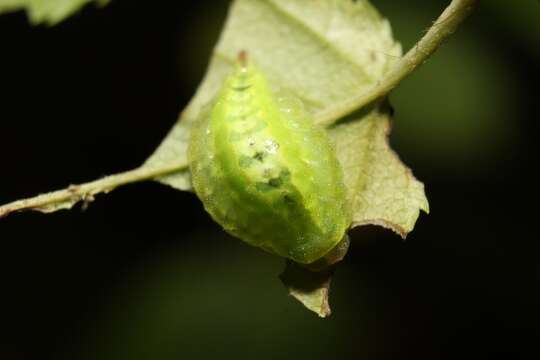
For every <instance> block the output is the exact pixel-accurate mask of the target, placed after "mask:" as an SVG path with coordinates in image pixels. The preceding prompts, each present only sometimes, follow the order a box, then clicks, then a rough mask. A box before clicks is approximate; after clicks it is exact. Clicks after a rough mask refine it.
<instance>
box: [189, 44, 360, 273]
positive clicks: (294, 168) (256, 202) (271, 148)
mask: <svg viewBox="0 0 540 360" xmlns="http://www.w3.org/2000/svg"><path fill="white" fill-rule="evenodd" d="M189 161H190V169H191V173H192V179H193V180H192V181H193V187H194V189H195V192H196V193H197V195H198V196H199V198H200V199H201V201H202V202H203V205H204V207H205V209H206V210H207V211H208V212H209V213H210V215H211V216H212V217H213V219H214V220H215V221H216V222H218V223H219V224H220V225H221V226H223V228H224V229H225V230H226V231H227V232H229V233H230V234H232V235H234V236H236V237H238V238H240V239H242V240H244V241H245V242H247V243H249V244H251V245H254V246H258V247H260V248H263V249H265V250H267V251H269V252H271V253H274V254H277V255H280V256H283V257H285V258H289V259H291V260H293V261H296V262H298V263H301V264H311V263H314V262H316V261H317V260H319V259H321V258H323V257H324V256H325V255H327V254H329V253H332V251H331V250H332V249H334V248H337V247H336V245H337V244H339V243H340V241H342V239H344V238H345V237H346V235H345V231H346V230H347V228H348V227H349V225H350V209H349V204H348V202H347V200H346V191H345V186H344V184H343V174H342V169H341V167H340V165H339V163H338V160H337V158H336V155H335V151H334V149H333V146H332V144H331V143H330V140H329V138H328V136H327V134H326V132H325V130H324V129H322V128H319V127H317V126H314V125H313V123H312V120H311V119H310V117H309V115H308V114H307V113H305V112H304V110H303V107H302V106H301V102H300V101H299V100H296V99H294V98H291V97H283V96H281V97H278V96H276V95H275V94H274V92H272V90H271V89H270V86H269V84H268V81H267V80H266V78H265V76H264V74H263V73H262V72H261V71H259V70H258V69H257V68H256V66H255V65H254V64H253V63H252V62H251V61H250V60H249V59H248V56H247V53H246V52H245V51H242V52H240V54H239V56H238V61H237V63H236V66H235V69H234V71H233V72H232V73H231V74H230V75H229V76H228V77H227V78H226V79H225V81H224V83H223V85H222V87H221V89H220V90H219V92H218V94H217V95H216V97H215V99H214V101H213V103H212V105H211V107H210V108H209V109H208V111H205V112H202V113H201V115H200V117H199V119H198V120H197V124H196V125H195V126H194V129H193V132H192V138H191V142H190V146H189ZM340 247H342V246H340Z"/></svg>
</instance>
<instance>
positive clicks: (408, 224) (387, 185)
mask: <svg viewBox="0 0 540 360" xmlns="http://www.w3.org/2000/svg"><path fill="white" fill-rule="evenodd" d="M329 131H330V135H331V136H332V137H333V138H334V141H335V143H336V151H337V155H338V159H339V161H340V163H341V166H342V167H343V169H344V176H345V184H346V186H347V190H348V197H349V200H350V201H351V203H352V207H353V222H352V226H353V227H354V226H360V225H367V224H373V225H379V226H383V227H385V228H389V229H391V230H393V231H395V232H396V233H398V234H399V235H401V236H402V237H403V238H405V237H406V236H407V234H408V233H409V232H410V231H411V230H412V229H413V228H414V224H415V222H416V219H417V218H418V215H419V213H420V210H424V211H425V212H426V213H427V212H429V204H428V201H427V198H426V195H425V193H424V185H423V184H422V183H421V182H419V181H418V180H416V179H415V178H414V176H413V175H412V172H411V170H410V169H409V168H408V167H406V166H405V165H403V163H402V162H401V160H400V159H399V158H398V156H397V155H396V153H394V152H393V151H392V149H391V148H390V146H389V144H388V134H389V132H390V115H389V109H388V108H387V107H386V106H381V107H379V108H376V109H375V110H372V111H371V112H369V113H368V114H367V115H364V116H363V117H360V118H356V119H355V120H352V121H348V122H345V123H343V124H339V125H337V126H335V127H333V128H331V129H330V130H329Z"/></svg>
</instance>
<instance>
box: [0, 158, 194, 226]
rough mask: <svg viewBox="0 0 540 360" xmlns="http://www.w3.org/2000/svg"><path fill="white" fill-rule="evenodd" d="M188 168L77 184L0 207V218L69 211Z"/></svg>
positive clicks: (176, 165) (152, 170) (162, 168)
mask: <svg viewBox="0 0 540 360" xmlns="http://www.w3.org/2000/svg"><path fill="white" fill-rule="evenodd" d="M185 168H187V163H186V162H179V163H171V164H167V165H163V166H154V167H152V166H141V167H140V168H137V169H134V170H130V171H126V172H123V173H118V174H114V175H110V176H107V177H104V178H102V179H98V180H94V181H91V182H87V183H84V184H80V185H71V186H69V187H67V188H65V189H62V190H57V191H53V192H50V193H46V194H42V195H38V196H35V197H32V198H28V199H23V200H17V201H14V202H12V203H9V204H6V205H3V206H0V218H1V217H3V216H6V215H8V214H10V213H12V212H15V211H23V210H37V211H42V212H52V211H55V210H58V209H62V208H70V207H72V206H73V205H75V204H76V203H77V202H79V201H92V200H93V197H94V195H96V194H99V193H106V192H109V191H112V190H114V189H115V188H116V187H118V186H121V185H125V184H129V183H133V182H138V181H143V180H149V179H153V178H156V177H159V176H164V175H167V174H171V173H174V172H177V171H180V170H182V169H185Z"/></svg>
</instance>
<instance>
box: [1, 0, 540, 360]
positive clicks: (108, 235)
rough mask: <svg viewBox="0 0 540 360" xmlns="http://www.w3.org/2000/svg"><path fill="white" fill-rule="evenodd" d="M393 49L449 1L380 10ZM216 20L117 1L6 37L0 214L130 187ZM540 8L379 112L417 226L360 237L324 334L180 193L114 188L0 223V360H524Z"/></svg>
mask: <svg viewBox="0 0 540 360" xmlns="http://www.w3.org/2000/svg"><path fill="white" fill-rule="evenodd" d="M373 2H374V4H375V5H376V6H377V7H378V8H379V9H380V10H381V12H382V13H383V14H385V15H386V16H388V17H389V19H390V20H391V21H392V24H393V28H394V34H395V36H396V38H397V39H398V40H400V41H401V42H402V43H403V45H404V48H405V49H408V48H409V47H410V46H411V45H413V44H414V42H415V40H416V39H417V38H419V37H420V36H421V35H422V34H423V32H424V31H425V29H427V27H428V26H429V24H430V22H431V21H432V20H434V19H435V18H436V17H437V14H438V13H440V11H441V10H442V8H443V7H444V6H445V4H446V2H445V1H411V2H407V4H405V3H402V2H397V1H391V0H384V1H375V0H374V1H373ZM226 9H227V2H225V1H155V2H148V1H146V2H143V1H133V0H131V1H130V0H113V1H112V3H111V4H110V5H109V6H107V7H106V8H104V9H95V8H94V7H93V6H87V7H85V8H84V10H83V11H82V12H80V13H79V14H77V15H76V16H74V17H72V18H70V19H68V20H67V21H65V22H63V23H61V24H60V25H58V26H55V27H52V28H47V27H31V26H29V25H28V23H27V20H26V16H25V15H24V13H22V12H18V13H14V14H9V15H3V16H0V34H1V35H0V39H1V41H0V71H1V72H0V150H1V152H0V154H1V157H0V159H1V169H2V170H1V171H2V173H1V175H0V203H5V202H9V201H12V200H15V199H18V198H21V197H27V196H32V195H35V194H37V193H40V192H45V191H48V190H53V189H57V188H62V187H65V186H67V185H68V184H70V183H79V182H84V181H88V180H92V179H95V178H99V177H101V176H103V175H106V174H111V173H115V172H119V171H123V170H128V169H131V168H134V167H136V166H138V165H139V164H140V163H141V162H142V161H143V160H144V159H145V157H146V156H148V155H149V154H150V153H151V152H152V151H153V149H154V148H155V147H156V146H157V145H158V144H159V142H160V139H161V138H162V137H163V136H164V135H165V134H166V133H167V131H168V129H169V128H170V127H171V126H172V124H173V123H174V122H175V121H176V118H177V116H178V113H179V112H180V111H181V109H182V108H183V107H184V106H185V104H186V103H187V101H188V100H189V98H190V96H191V95H192V93H193V91H194V89H195V87H196V86H197V84H198V82H199V81H200V79H201V77H202V75H203V73H204V69H205V67H206V61H207V59H208V57H209V54H210V52H211V49H212V46H213V44H214V42H215V41H216V39H217V36H218V34H219V29H220V27H221V25H222V23H223V21H224V18H225V15H226ZM539 56H540V4H539V3H538V1H535V0H528V1H527V0H520V1H515V2H508V1H504V0H500V1H484V2H480V6H479V7H478V9H477V11H476V12H475V14H474V15H473V16H472V17H471V18H470V19H469V20H468V21H467V23H466V24H465V25H464V26H463V27H462V28H461V29H460V30H459V32H458V33H457V34H456V35H455V36H454V37H452V38H451V40H450V41H449V42H448V43H447V44H446V45H445V46H444V47H443V48H442V49H440V51H439V52H437V54H436V55H435V56H434V57H433V58H432V59H431V60H430V61H429V62H428V63H427V64H426V65H425V66H423V67H422V68H420V69H419V70H418V71H417V72H416V73H415V74H414V75H413V76H411V77H410V78H409V79H407V80H406V81H405V82H404V83H403V84H402V85H401V86H400V87H399V88H398V89H397V90H396V91H395V92H394V93H393V94H392V97H391V99H392V102H393V104H394V106H395V108H396V117H395V126H394V132H393V135H392V137H391V142H392V144H393V146H394V148H395V149H396V150H397V152H398V153H399V154H400V156H401V157H402V159H403V161H404V162H405V163H406V164H408V165H409V166H410V167H411V168H412V169H413V171H414V173H415V175H416V176H417V177H418V178H419V179H421V180H422V181H424V183H425V185H426V190H427V194H428V197H429V199H430V203H431V208H432V213H431V214H430V215H429V216H426V215H422V216H421V217H420V219H419V221H418V223H417V226H416V229H415V231H414V232H413V233H411V235H410V236H409V238H408V239H407V241H406V242H402V241H401V240H400V239H399V238H398V237H397V236H395V235H393V234H392V233H389V232H387V231H384V230H380V229H378V228H375V227H367V228H365V229H359V230H355V231H354V233H353V243H352V248H351V251H350V253H349V255H348V256H347V258H346V260H345V261H344V263H343V264H342V265H341V266H340V267H339V269H338V271H337V273H336V276H335V278H334V282H333V287H332V296H331V304H332V307H333V310H334V313H333V314H332V316H331V317H330V318H328V319H324V320H321V319H318V318H317V317H316V316H315V315H312V314H311V313H309V312H308V311H306V310H304V309H303V308H302V307H301V306H300V305H299V304H297V303H296V302H294V301H293V300H292V299H291V298H289V297H288V296H287V294H286V291H285V289H284V288H282V286H281V284H280V282H279V280H278V278H277V275H278V274H279V273H280V271H281V267H282V260H280V259H278V258H276V257H273V256H271V255H268V254H266V253H264V252H262V251H260V250H258V249H254V248H250V247H248V246H247V245H244V244H243V243H242V242H240V241H238V240H235V239H231V238H230V237H228V236H226V235H225V234H224V233H223V232H222V231H221V230H220V229H219V227H218V226H217V225H215V224H214V223H213V222H212V221H211V220H210V218H209V216H208V215H207V214H206V213H205V212H204V211H203V208H202V206H201V204H200V202H199V201H198V199H197V198H196V197H195V196H194V195H193V194H191V193H182V192H178V191H175V190H173V189H171V188H168V187H165V186H162V185H159V184H157V183H152V182H146V183H140V184H132V185H129V186H125V187H122V188H120V189H118V190H116V191H114V192H113V193H111V194H109V195H106V196H105V195H102V196H99V197H98V199H97V201H95V202H94V203H92V204H91V206H90V207H89V209H88V210H87V211H85V212H81V211H80V210H79V209H76V210H73V211H61V212H57V213H55V214H51V215H43V214H37V213H21V214H15V215H12V216H9V217H7V218H5V219H2V220H0V246H1V250H0V274H1V275H0V280H1V282H0V284H1V285H0V286H1V287H0V298H1V303H2V305H1V308H0V309H1V310H0V324H1V327H2V330H3V332H4V335H2V336H1V337H0V359H2V360H4V359H6V360H12V359H13V360H15V359H47V358H53V359H200V358H201V359H203V358H208V359H210V358H216V357H223V358H235V359H280V358H294V359H299V358H310V359H318V358H321V359H323V358H326V359H327V358H338V359H346V358H361V359H462V358H464V357H475V358H477V359H482V358H492V357H493V356H495V355H504V356H507V358H509V359H525V358H538V356H539V355H540V351H539V350H538V348H539V344H540V342H539V340H540V337H539V328H540V327H539V320H540V317H539V313H540V312H539V310H538V307H539V305H538V304H539V300H540V290H539V289H540V281H539V279H540V265H539V260H538V257H539V251H540V241H539V238H538V231H539V230H538V223H537V221H538V219H537V213H538V204H539V203H538V196H537V194H538V191H537V183H538V177H537V175H536V168H537V166H538V145H537V142H538V120H539V116H538V111H539V110H538V105H537V99H538V84H539V83H540V78H539V73H538V64H539V61H538V60H539Z"/></svg>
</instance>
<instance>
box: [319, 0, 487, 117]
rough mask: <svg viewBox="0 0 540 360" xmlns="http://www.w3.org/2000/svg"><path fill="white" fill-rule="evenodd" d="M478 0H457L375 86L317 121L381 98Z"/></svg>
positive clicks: (348, 111) (411, 70)
mask: <svg viewBox="0 0 540 360" xmlns="http://www.w3.org/2000/svg"><path fill="white" fill-rule="evenodd" d="M476 2H477V0H453V1H452V2H451V3H450V5H448V7H447V8H446V9H445V10H444V11H443V13H442V14H441V15H440V16H439V18H438V19H437V21H435V23H434V24H433V25H432V26H431V28H430V29H429V30H428V32H427V33H426V34H425V35H424V37H422V39H420V41H419V42H418V43H417V44H416V45H415V46H414V47H413V48H412V49H410V50H409V51H408V52H407V54H405V56H403V57H402V58H401V59H400V60H399V61H398V62H397V64H396V65H394V67H393V68H392V69H391V70H390V71H389V72H388V73H387V74H386V75H385V76H384V77H383V78H382V79H381V80H380V81H378V82H377V84H376V85H374V86H373V88H372V89H370V90H368V91H367V92H364V93H362V94H359V95H357V96H355V97H352V98H350V99H348V100H347V101H346V102H345V103H339V104H338V106H336V107H332V108H330V109H328V110H325V111H324V112H322V113H320V114H318V116H317V123H318V124H321V125H331V124H332V123H335V122H336V121H338V120H339V119H341V118H343V117H344V116H346V115H349V114H351V113H353V112H354V111H356V110H358V109H360V108H362V107H363V106H365V105H367V104H370V103H372V102H374V101H376V100H379V99H381V98H383V97H385V96H386V95H388V93H390V91H392V90H393V89H394V88H395V87H396V86H397V85H398V84H399V83H400V82H401V81H402V80H403V79H404V78H405V77H407V76H408V75H409V74H411V73H412V72H413V71H414V70H415V69H416V67H418V66H419V65H422V64H423V63H424V62H425V61H426V60H427V59H428V58H429V57H430V56H431V55H432V54H433V53H434V52H435V50H437V48H438V47H439V46H441V44H442V43H443V42H444V40H446V38H448V37H449V36H450V35H451V34H452V33H453V32H454V31H455V30H456V29H457V27H458V26H459V25H460V24H461V22H462V21H463V20H465V18H466V17H467V16H468V15H469V14H470V13H471V12H472V10H473V8H474V5H475V4H476Z"/></svg>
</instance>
